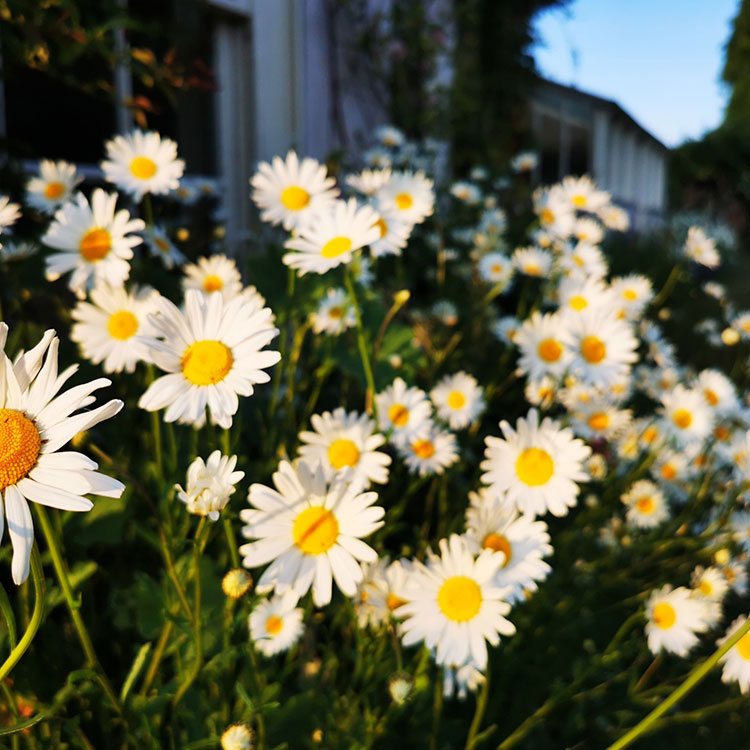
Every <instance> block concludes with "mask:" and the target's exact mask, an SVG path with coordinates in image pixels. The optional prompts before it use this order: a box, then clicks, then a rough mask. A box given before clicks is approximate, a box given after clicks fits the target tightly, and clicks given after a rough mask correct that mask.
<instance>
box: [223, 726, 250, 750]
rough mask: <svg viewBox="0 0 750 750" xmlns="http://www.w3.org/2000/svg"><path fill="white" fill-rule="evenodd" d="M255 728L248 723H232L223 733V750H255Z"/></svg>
mask: <svg viewBox="0 0 750 750" xmlns="http://www.w3.org/2000/svg"><path fill="white" fill-rule="evenodd" d="M253 739H254V734H253V730H252V729H251V728H250V727H249V726H248V725H247V724H232V726H230V727H227V728H226V729H225V730H224V732H223V733H222V735H221V750H253V747H254V746H253Z"/></svg>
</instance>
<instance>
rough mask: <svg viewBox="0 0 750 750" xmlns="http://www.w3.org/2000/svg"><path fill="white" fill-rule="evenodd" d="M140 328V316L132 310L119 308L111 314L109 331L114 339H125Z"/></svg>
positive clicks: (108, 325)
mask: <svg viewBox="0 0 750 750" xmlns="http://www.w3.org/2000/svg"><path fill="white" fill-rule="evenodd" d="M137 330H138V318H136V317H135V315H133V313H132V312H130V310H118V311H117V312H116V313H113V314H112V315H110V316H109V320H108V321H107V332H108V333H109V335H110V336H111V337H112V338H113V339H117V340H118V341H125V340H126V339H129V338H130V337H131V336H134V335H135V332H136V331H137Z"/></svg>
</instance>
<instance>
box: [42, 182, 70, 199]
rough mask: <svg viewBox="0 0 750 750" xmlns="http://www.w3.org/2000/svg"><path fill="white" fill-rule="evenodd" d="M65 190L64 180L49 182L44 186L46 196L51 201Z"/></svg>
mask: <svg viewBox="0 0 750 750" xmlns="http://www.w3.org/2000/svg"><path fill="white" fill-rule="evenodd" d="M64 192H65V185H63V184H62V182H48V183H47V186H46V187H45V188H44V197H45V198H49V199H50V200H51V201H54V200H57V199H58V198H59V197H60V196H61V195H62V194H63V193H64Z"/></svg>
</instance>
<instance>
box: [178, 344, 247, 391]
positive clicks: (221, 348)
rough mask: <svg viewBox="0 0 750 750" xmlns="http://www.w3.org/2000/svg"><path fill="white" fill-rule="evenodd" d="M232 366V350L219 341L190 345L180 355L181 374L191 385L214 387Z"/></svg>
mask: <svg viewBox="0 0 750 750" xmlns="http://www.w3.org/2000/svg"><path fill="white" fill-rule="evenodd" d="M233 364H234V358H233V357H232V350H231V349H230V348H229V347H228V346H227V345H226V344H222V342H221V341H212V340H211V339H205V340H203V341H196V342H195V343H194V344H191V345H190V346H189V347H188V348H187V349H186V350H185V353H184V354H183V355H182V374H183V375H184V376H185V377H186V378H187V379H188V380H189V381H190V382H191V383H192V384H193V385H214V384H215V383H220V382H221V381H222V380H224V378H225V377H226V376H227V375H228V373H229V371H230V370H231V369H232V365H233Z"/></svg>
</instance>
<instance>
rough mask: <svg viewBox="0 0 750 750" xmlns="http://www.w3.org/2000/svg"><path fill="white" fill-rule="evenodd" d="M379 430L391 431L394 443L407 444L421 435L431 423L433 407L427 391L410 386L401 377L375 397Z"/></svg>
mask: <svg viewBox="0 0 750 750" xmlns="http://www.w3.org/2000/svg"><path fill="white" fill-rule="evenodd" d="M375 403H376V405H377V407H378V420H379V421H380V429H381V430H393V434H392V436H391V440H392V442H393V443H394V444H395V445H406V444H408V443H409V442H411V441H412V440H413V439H415V438H418V437H424V433H426V432H428V431H429V429H430V426H431V422H430V416H431V414H432V407H431V405H430V402H429V401H428V400H427V394H426V393H425V392H424V391H423V390H422V389H421V388H416V387H411V388H409V387H408V386H407V385H406V383H405V382H404V381H403V380H402V379H401V378H396V379H395V380H394V381H393V384H392V385H390V386H389V387H388V388H386V389H385V391H383V392H382V393H378V394H377V396H375Z"/></svg>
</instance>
